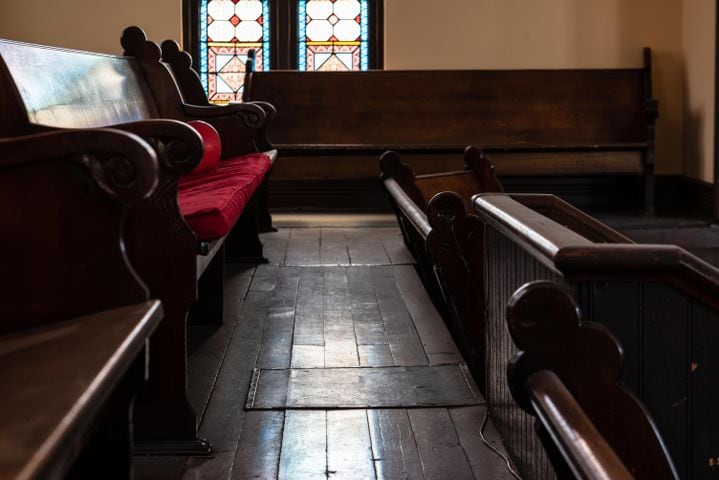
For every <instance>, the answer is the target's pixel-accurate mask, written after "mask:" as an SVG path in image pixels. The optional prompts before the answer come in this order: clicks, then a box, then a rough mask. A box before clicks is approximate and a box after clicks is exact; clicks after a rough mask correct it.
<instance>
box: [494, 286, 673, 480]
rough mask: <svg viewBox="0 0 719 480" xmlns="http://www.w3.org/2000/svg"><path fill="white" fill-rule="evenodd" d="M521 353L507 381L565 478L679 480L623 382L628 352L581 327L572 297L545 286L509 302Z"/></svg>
mask: <svg viewBox="0 0 719 480" xmlns="http://www.w3.org/2000/svg"><path fill="white" fill-rule="evenodd" d="M507 327H508V330H509V333H510V335H511V337H512V340H513V341H514V343H515V344H516V345H517V348H518V349H519V351H518V352H517V353H515V355H514V356H513V357H512V359H511V361H510V364H509V368H508V373H507V378H508V384H509V390H510V392H511V393H512V397H513V398H514V400H515V401H516V402H517V404H518V405H519V406H520V407H521V408H522V409H523V410H524V411H526V412H527V413H529V414H530V415H532V416H534V417H536V418H537V421H536V425H537V427H536V430H537V433H538V437H539V439H540V440H541V442H542V443H543V444H544V447H545V450H546V451H547V453H548V456H549V459H550V461H551V463H552V466H553V469H554V472H555V473H556V474H557V476H558V477H559V478H587V479H601V478H612V479H620V478H623V479H629V478H652V479H660V478H661V479H676V478H679V477H678V476H677V474H676V471H675V469H674V466H673V464H672V461H671V458H670V457H669V454H668V453H667V450H666V447H665V446H664V443H663V441H662V439H661V437H660V436H659V434H658V433H657V429H656V427H655V425H654V422H653V421H652V419H651V417H650V416H649V413H648V412H647V411H646V409H645V407H644V406H643V405H642V403H641V402H640V401H639V400H638V399H637V397H636V396H634V395H633V394H631V393H630V392H629V391H628V390H626V389H625V388H624V387H623V386H622V385H621V384H620V382H619V377H620V372H621V369H622V347H621V345H620V344H619V343H618V342H617V340H616V338H615V337H614V335H612V333H611V332H610V331H609V330H608V329H607V328H606V327H605V326H603V325H600V324H596V323H591V322H582V321H581V315H580V310H579V307H578V306H577V304H576V303H575V302H574V300H573V299H572V297H571V294H570V293H569V292H568V291H565V290H564V289H562V288H560V287H559V286H558V285H556V284H553V283H551V282H546V281H535V282H531V283H528V284H525V285H523V286H522V287H520V289H519V290H517V291H516V292H515V293H514V294H513V295H512V297H511V298H510V300H509V305H508V307H507Z"/></svg>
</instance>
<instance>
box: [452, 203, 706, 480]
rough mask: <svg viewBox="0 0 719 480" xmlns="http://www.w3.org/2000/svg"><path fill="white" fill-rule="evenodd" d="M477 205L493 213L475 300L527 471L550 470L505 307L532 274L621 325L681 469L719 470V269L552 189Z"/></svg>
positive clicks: (628, 379)
mask: <svg viewBox="0 0 719 480" xmlns="http://www.w3.org/2000/svg"><path fill="white" fill-rule="evenodd" d="M474 207H475V212H476V214H477V215H478V216H479V218H480V220H481V221H482V222H484V223H485V227H484V232H485V233H484V248H485V250H484V251H485V257H484V268H485V274H484V280H485V282H484V285H483V291H484V292H485V301H486V304H485V305H484V306H479V307H478V308H477V311H485V312H486V318H485V325H486V331H487V338H486V347H487V353H488V356H487V359H486V361H487V389H486V398H487V403H488V408H489V409H490V411H491V412H492V414H493V419H494V421H495V424H496V425H497V428H498V429H499V430H500V432H504V433H505V434H508V432H511V433H512V437H511V439H510V440H509V441H508V442H507V443H506V446H507V449H508V450H509V451H510V453H512V454H513V455H515V458H516V459H517V463H518V466H519V467H520V468H521V469H522V471H523V472H524V473H525V475H527V476H529V477H531V478H545V477H548V476H550V470H549V467H548V463H547V461H546V459H543V458H542V457H541V456H538V457H535V456H534V454H535V453H536V452H537V451H541V448H539V447H538V445H537V444H534V445H533V444H532V440H531V439H532V438H533V428H532V421H531V419H530V418H529V417H528V416H527V415H526V414H525V413H523V412H521V411H520V409H518V408H516V407H513V406H512V400H511V394H510V390H509V388H508V385H507V381H506V375H505V366H506V364H507V362H508V361H509V360H510V359H511V357H512V355H513V354H514V351H515V345H514V343H513V342H512V339H511V337H510V334H509V332H508V331H507V327H506V322H505V320H504V311H505V308H506V306H507V304H508V302H509V299H510V297H511V295H512V294H513V293H514V291H515V290H516V289H517V288H519V287H520V286H521V285H523V284H525V283H526V282H530V281H534V280H550V281H553V282H556V283H558V284H560V285H564V286H565V287H566V288H568V289H569V291H571V292H572V295H573V297H574V299H575V301H576V303H577V304H578V305H579V306H580V307H581V309H582V311H583V312H584V315H585V318H586V319H587V320H590V321H593V322H598V323H601V324H603V325H605V326H607V327H608V328H609V330H610V331H611V332H612V333H613V334H614V335H616V337H617V339H618V340H619V341H620V342H621V344H622V345H623V347H624V358H625V361H624V368H623V370H622V375H621V381H622V383H623V384H624V385H626V386H627V388H628V389H629V390H630V391H632V392H633V393H635V394H636V395H637V396H638V397H639V398H640V399H641V400H642V401H643V402H644V404H645V405H646V407H647V409H648V411H649V412H650V413H651V415H652V417H653V418H654V421H655V422H656V425H657V428H658V430H659V433H660V434H661V436H662V437H663V438H664V440H665V442H666V446H667V448H668V450H669V453H670V454H671V457H672V458H673V460H674V463H675V465H676V468H677V471H678V473H679V476H680V477H681V478H709V477H711V476H712V475H714V474H715V466H714V465H712V463H711V462H708V461H707V459H709V458H715V457H713V456H712V455H714V454H713V452H714V449H715V446H716V442H717V435H719V415H718V414H717V412H716V409H715V408H714V406H715V405H716V404H717V403H719V389H718V388H717V386H716V383H715V382H714V379H715V378H716V376H717V374H719V362H718V361H717V356H716V355H715V352H714V348H713V346H714V344H715V343H716V342H717V341H718V340H719V333H718V332H719V330H718V329H717V325H719V323H718V322H719V302H718V301H717V298H719V295H718V294H719V270H717V269H716V268H714V267H712V266H710V265H709V264H707V263H705V262H703V261H701V260H699V259H698V258H696V257H695V256H693V255H691V254H689V253H687V252H686V251H684V250H682V249H681V248H678V247H675V246H667V245H637V244H633V243H632V242H631V241H630V240H628V239H626V238H625V237H623V236H622V235H620V234H618V233H617V232H615V231H613V230H611V229H610V228H608V227H606V226H604V225H602V224H601V223H599V222H597V221H596V220H594V219H593V218H591V217H589V216H587V215H585V214H583V213H582V212H580V211H578V210H577V209H575V208H573V207H571V206H570V205H568V204H566V203H565V202H563V201H561V200H559V199H558V198H556V197H554V196H551V195H504V194H492V193H489V194H481V195H478V196H476V197H475V198H474ZM446 218H460V217H459V213H458V214H457V216H456V217H454V215H451V214H450V215H447V216H446ZM459 246H460V247H461V246H462V244H459ZM517 432H523V433H521V434H519V435H516V434H517ZM526 442H529V443H526ZM531 445H533V446H531ZM523 452H524V453H523ZM530 452H531V454H530ZM523 455H524V456H523Z"/></svg>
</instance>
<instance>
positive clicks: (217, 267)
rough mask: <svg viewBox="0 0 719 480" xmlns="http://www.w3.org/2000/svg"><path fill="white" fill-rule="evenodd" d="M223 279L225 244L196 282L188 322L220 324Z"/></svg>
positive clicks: (222, 311) (221, 320)
mask: <svg viewBox="0 0 719 480" xmlns="http://www.w3.org/2000/svg"><path fill="white" fill-rule="evenodd" d="M224 280H225V246H224V245H222V247H220V249H219V250H218V251H217V253H216V254H215V257H214V258H213V259H212V261H211V262H210V264H209V265H208V266H207V268H206V269H205V271H204V272H203V273H202V275H201V276H200V279H199V280H198V282H197V302H195V304H194V305H192V307H191V308H190V315H189V317H188V323H190V324H192V325H222V323H223V313H224V310H223V304H224Z"/></svg>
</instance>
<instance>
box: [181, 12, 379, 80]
mask: <svg viewBox="0 0 719 480" xmlns="http://www.w3.org/2000/svg"><path fill="white" fill-rule="evenodd" d="M201 1H203V0H182V10H183V11H182V24H183V29H182V31H183V38H182V48H183V49H184V50H185V51H187V52H189V53H190V54H191V55H192V58H193V59H199V58H200V31H199V26H200V23H199V22H200V2H201ZM297 2H298V0H270V2H269V3H270V22H271V24H272V25H271V28H270V70H297V66H298V63H299V58H298V54H299V52H298V49H297V43H298V42H297ZM368 7H369V11H368V16H369V36H368V41H369V68H370V70H381V69H382V68H384V0H368ZM193 67H194V68H195V70H197V67H198V64H197V60H196V61H195V62H193Z"/></svg>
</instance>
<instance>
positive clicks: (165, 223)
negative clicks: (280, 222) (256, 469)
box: [0, 30, 274, 454]
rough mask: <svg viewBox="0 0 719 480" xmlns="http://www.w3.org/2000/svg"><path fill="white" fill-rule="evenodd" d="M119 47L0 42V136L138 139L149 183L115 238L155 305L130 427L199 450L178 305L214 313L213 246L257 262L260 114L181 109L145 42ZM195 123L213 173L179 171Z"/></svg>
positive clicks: (220, 255)
mask: <svg viewBox="0 0 719 480" xmlns="http://www.w3.org/2000/svg"><path fill="white" fill-rule="evenodd" d="M123 45H124V46H125V49H126V50H127V52H128V53H132V54H134V55H136V57H135V58H133V57H130V56H124V57H117V56H109V55H102V54H96V53H92V52H80V51H72V50H66V49H59V48H54V47H48V46H42V45H32V44H24V43H19V42H13V41H8V40H2V41H0V56H1V57H2V65H1V67H0V85H1V86H2V88H1V89H0V108H1V110H0V136H9V135H18V134H25V133H31V132H38V131H52V130H57V129H61V128H88V127H98V126H113V127H115V128H121V129H123V130H126V131H129V132H135V133H137V134H139V135H141V136H142V137H143V138H145V139H147V140H148V141H149V142H150V143H151V144H152V145H153V148H154V149H155V150H156V151H157V153H158V156H159V158H160V165H161V168H160V178H159V186H158V188H157V189H156V190H155V191H154V193H153V194H152V196H151V197H150V198H148V199H146V200H144V201H142V202H138V203H137V204H135V205H134V206H133V207H132V208H131V209H130V211H129V212H128V221H127V225H126V228H125V238H124V240H125V244H126V247H127V251H128V256H129V258H130V261H131V262H132V264H133V266H134V267H135V268H136V270H137V272H138V273H139V275H140V276H141V278H143V280H144V281H145V282H146V283H147V285H148V287H149V289H150V292H151V294H152V296H153V297H155V298H158V299H160V300H161V301H162V302H163V305H164V309H165V319H164V321H163V322H162V324H161V325H160V327H159V328H158V330H157V332H156V333H155V335H154V336H153V339H152V343H153V345H152V346H153V348H152V349H151V356H152V361H151V366H150V369H151V371H150V374H151V375H150V378H151V380H150V383H149V384H148V388H147V389H146V392H145V393H144V395H143V397H142V401H141V402H138V408H136V411H135V419H136V420H137V425H136V428H135V433H136V435H137V438H138V439H140V440H143V441H144V443H141V442H138V448H139V449H141V450H151V451H157V450H160V451H169V452H184V453H195V454H196V453H207V452H208V451H209V444H208V443H207V442H206V441H204V440H203V439H200V438H198V436H197V419H196V414H195V412H194V411H193V410H192V408H191V407H190V405H189V403H188V401H187V397H186V363H187V360H186V345H185V332H186V317H187V312H188V310H189V309H190V307H191V306H192V305H193V304H194V303H195V301H196V300H197V293H198V290H199V292H200V294H201V298H200V301H199V303H200V304H204V305H206V306H207V307H208V308H206V309H205V312H210V314H211V315H212V316H213V317H214V318H215V319H217V318H221V314H222V277H223V268H222V265H223V262H224V255H225V251H226V252H227V255H230V256H237V257H247V258H251V259H255V260H259V259H261V257H262V245H261V243H260V241H259V237H258V228H257V217H258V215H257V211H256V204H257V202H256V195H253V193H256V192H257V190H258V187H259V185H260V184H261V183H262V181H264V180H266V179H265V172H267V171H268V170H269V167H270V165H271V160H272V158H271V157H273V156H274V152H270V156H267V155H264V154H260V153H259V152H257V149H256V148H255V144H256V141H255V138H254V136H255V135H256V134H257V133H258V132H260V130H261V128H262V125H263V122H264V121H265V118H266V115H265V113H264V110H263V109H261V108H259V107H257V106H252V105H242V106H238V107H235V108H232V109H222V110H218V109H216V108H215V107H208V106H193V105H188V104H185V103H184V102H183V101H182V97H181V95H180V93H179V91H178V90H177V87H176V85H175V84H174V82H172V77H171V75H170V73H169V71H168V70H167V69H166V67H165V66H164V65H163V64H162V63H160V50H159V47H157V45H155V44H153V43H151V42H147V41H146V39H145V37H144V34H143V33H142V32H141V31H139V30H130V31H127V32H125V35H124V36H123ZM163 72H164V75H162V74H163ZM150 78H152V79H153V80H152V81H149V79H150ZM158 79H159V80H158ZM198 119H200V120H207V121H208V122H212V123H213V124H214V126H215V128H216V129H217V130H218V132H219V134H220V135H221V140H222V149H223V154H224V157H226V158H225V160H224V161H221V162H220V163H219V164H218V166H217V168H216V169H215V170H211V171H208V172H204V173H200V174H190V175H188V174H187V173H188V172H190V170H192V169H193V168H194V167H195V166H196V165H197V164H198V162H199V161H200V158H201V157H202V155H203V143H202V139H201V137H200V136H199V135H198V133H197V132H196V131H195V130H193V129H192V128H190V127H189V126H188V125H187V124H186V123H185V122H186V121H188V120H198ZM182 174H185V175H182ZM208 216H209V217H210V218H209V226H208ZM238 217H239V219H238ZM188 223H189V225H190V226H188ZM233 225H234V227H233ZM191 227H192V228H191ZM228 232H229V235H227V233H228ZM225 235H227V237H226V238H225ZM198 253H199V254H200V255H199V256H198V255H197V254H198ZM198 279H199V286H198ZM206 315H207V314H206Z"/></svg>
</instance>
